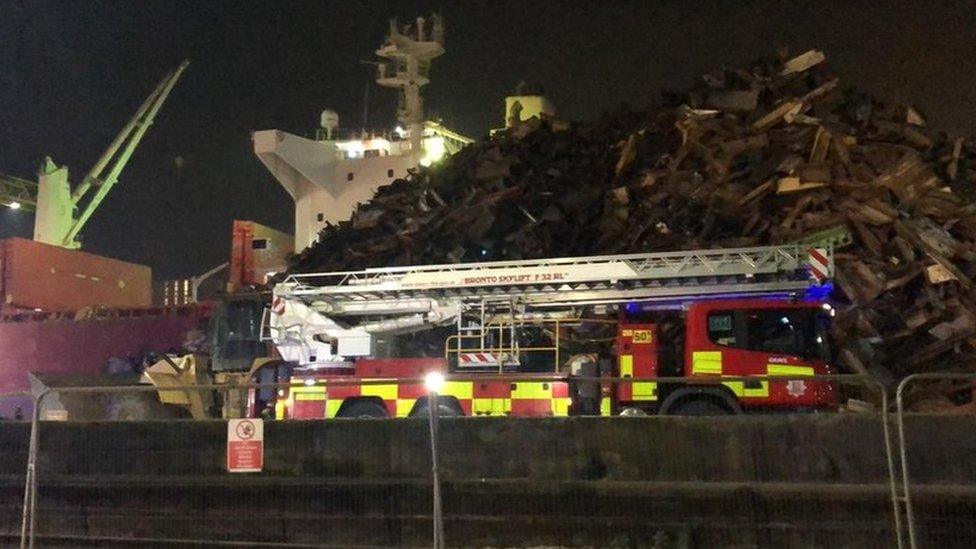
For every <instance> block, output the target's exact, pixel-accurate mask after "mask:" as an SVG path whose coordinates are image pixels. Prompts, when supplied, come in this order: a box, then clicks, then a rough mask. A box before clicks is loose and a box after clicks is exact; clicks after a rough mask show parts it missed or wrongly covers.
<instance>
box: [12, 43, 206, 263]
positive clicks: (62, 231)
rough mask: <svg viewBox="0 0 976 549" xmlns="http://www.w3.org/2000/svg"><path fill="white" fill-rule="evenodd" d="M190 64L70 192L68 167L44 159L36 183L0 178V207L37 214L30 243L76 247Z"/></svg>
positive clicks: (160, 88)
mask: <svg viewBox="0 0 976 549" xmlns="http://www.w3.org/2000/svg"><path fill="white" fill-rule="evenodd" d="M189 64H190V63H189V61H184V62H183V63H181V64H180V66H179V67H177V68H176V70H174V71H171V72H170V73H168V74H167V75H166V76H165V77H164V78H163V79H162V80H161V81H160V82H159V84H157V85H156V87H155V89H153V91H152V93H150V94H149V96H148V97H147V98H146V99H145V101H143V102H142V104H141V105H140V106H139V109H138V110H137V111H136V113H135V114H134V115H133V116H132V118H130V119H129V121H128V122H127V123H126V125H125V126H124V127H123V128H122V130H121V131H120V132H119V134H118V135H116V136H115V139H114V140H113V141H112V143H111V144H110V145H109V146H108V148H107V149H106V150H105V152H104V153H102V156H101V157H99V159H98V161H97V162H95V165H94V166H92V168H91V170H89V171H88V173H87V174H86V175H85V177H84V178H83V179H82V180H81V182H80V183H79V184H78V186H77V187H76V188H75V189H74V191H72V190H71V184H70V183H69V182H68V169H67V167H64V166H58V165H57V164H55V163H54V161H52V160H51V159H50V157H48V158H46V159H45V160H44V164H43V165H42V166H41V169H40V172H39V173H38V182H37V183H34V182H31V181H26V180H23V179H18V178H14V177H9V176H3V175H0V204H2V205H4V206H7V207H9V208H12V209H22V210H26V211H33V212H34V213H35V218H34V240H36V241H38V242H44V243H46V244H52V245H55V246H61V247H64V248H78V247H80V246H81V244H80V242H79V241H78V234H79V233H80V232H81V230H82V229H83V228H84V227H85V224H86V223H87V222H88V220H89V219H90V218H91V216H92V214H94V213H95V210H96V209H98V207H99V206H100V205H101V203H102V201H103V200H105V196H106V195H108V193H109V191H111V190H112V187H114V186H115V184H116V183H117V182H118V179H119V174H120V173H121V172H122V169H123V168H124V167H125V165H126V164H127V163H128V162H129V159H130V158H132V153H133V152H134V151H135V149H136V147H138V146H139V142H140V141H142V138H143V136H144V135H145V134H146V131H147V130H148V129H149V126H151V125H152V123H153V120H154V119H155V117H156V114H157V113H159V109H160V108H161V107H162V106H163V103H164V102H165V101H166V98H167V97H168V96H169V93H170V91H172V89H173V87H174V86H175V85H176V82H177V81H178V80H179V79H180V76H181V75H182V74H183V71H184V70H185V69H186V67H187V65H189Z"/></svg>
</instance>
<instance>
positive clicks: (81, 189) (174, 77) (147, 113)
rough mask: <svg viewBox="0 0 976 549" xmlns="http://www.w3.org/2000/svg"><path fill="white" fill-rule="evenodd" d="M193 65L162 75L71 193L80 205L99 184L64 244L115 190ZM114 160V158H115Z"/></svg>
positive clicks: (182, 64) (185, 64)
mask: <svg viewBox="0 0 976 549" xmlns="http://www.w3.org/2000/svg"><path fill="white" fill-rule="evenodd" d="M189 64H190V62H189V61H183V63H181V64H180V66H179V67H177V69H176V70H175V71H173V72H171V73H169V74H167V75H166V77H164V78H163V80H162V81H161V82H160V83H159V84H158V85H157V86H156V88H155V89H154V90H153V92H152V93H151V94H150V95H149V97H148V98H146V100H145V101H144V102H143V103H142V105H141V106H140V107H139V109H138V110H137V111H136V114H135V116H133V117H132V119H130V120H129V122H128V123H127V124H126V126H125V127H124V128H123V129H122V131H121V132H119V134H118V135H117V136H116V138H115V140H114V141H113V142H112V144H111V145H109V147H108V149H107V150H106V151H105V153H103V154H102V157H101V158H99V160H98V162H96V164H95V166H94V167H93V168H92V169H91V171H90V172H89V173H88V175H87V176H86V177H85V179H84V180H83V181H82V183H81V184H80V185H79V186H78V188H77V189H75V192H74V193H72V202H73V203H75V204H78V202H79V201H80V200H81V198H82V197H83V196H84V195H85V194H86V193H87V192H88V190H89V189H90V188H91V187H92V186H93V185H97V187H98V190H97V191H96V192H95V195H94V196H93V197H92V198H91V200H90V201H89V202H88V204H87V205H86V206H85V208H84V210H82V212H81V214H80V215H79V216H78V217H77V218H76V219H75V220H74V222H73V223H72V225H71V228H70V229H68V233H67V234H66V235H65V237H64V242H63V243H62V245H63V246H67V247H73V243H74V242H75V238H76V237H77V236H78V233H79V232H80V231H81V229H82V228H84V226H85V224H86V223H87V222H88V219H89V218H90V217H91V216H92V214H93V213H95V210H96V209H97V208H98V207H99V205H101V203H102V200H104V199H105V196H106V195H107V194H108V193H109V191H111V190H112V187H113V186H115V184H116V183H117V182H118V177H119V174H120V173H121V172H122V169H123V168H124V167H125V165H126V164H127V163H128V162H129V159H130V158H131V157H132V153H133V152H134V151H135V149H136V147H137V146H139V142H140V141H142V137H143V136H144V135H145V133H146V130H148V129H149V126H151V125H152V123H153V120H154V119H155V117H156V114H157V113H158V112H159V109H160V108H161V107H162V106H163V103H164V102H165V101H166V98H167V97H168V96H169V93H170V91H172V89H173V86H175V85H176V82H177V81H179V79H180V76H181V75H182V74H183V71H184V70H185V69H186V67H187V66H188V65H189ZM123 143H124V144H125V148H124V149H122V152H121V153H120V154H118V156H116V153H117V152H118V149H119V148H120V147H121V146H122V144H123ZM113 159H114V160H113ZM110 162H112V166H111V168H110V169H109V171H108V173H107V175H105V176H104V178H100V176H101V173H102V171H103V170H104V169H105V168H106V167H107V166H108V165H109V163H110Z"/></svg>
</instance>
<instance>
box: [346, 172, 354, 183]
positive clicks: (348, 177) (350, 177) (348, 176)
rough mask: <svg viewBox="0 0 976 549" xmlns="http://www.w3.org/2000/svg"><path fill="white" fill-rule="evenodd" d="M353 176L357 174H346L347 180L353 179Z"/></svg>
mask: <svg viewBox="0 0 976 549" xmlns="http://www.w3.org/2000/svg"><path fill="white" fill-rule="evenodd" d="M353 177H355V176H354V175H353V174H352V172H349V173H347V174H346V181H352V180H353Z"/></svg>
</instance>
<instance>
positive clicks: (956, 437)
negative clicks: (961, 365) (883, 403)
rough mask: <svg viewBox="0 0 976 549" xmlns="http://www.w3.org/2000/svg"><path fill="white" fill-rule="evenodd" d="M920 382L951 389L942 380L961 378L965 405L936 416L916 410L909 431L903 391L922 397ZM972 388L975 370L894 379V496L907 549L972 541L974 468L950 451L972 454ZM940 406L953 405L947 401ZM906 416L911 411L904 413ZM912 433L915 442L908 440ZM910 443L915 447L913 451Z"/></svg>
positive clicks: (975, 449) (975, 541)
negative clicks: (961, 464)
mask: <svg viewBox="0 0 976 549" xmlns="http://www.w3.org/2000/svg"><path fill="white" fill-rule="evenodd" d="M924 382H928V383H932V384H942V385H943V386H942V387H941V389H942V391H938V392H939V393H941V392H944V391H945V390H946V389H951V388H947V387H945V386H944V385H945V384H946V383H952V382H964V383H965V384H966V385H965V386H964V387H961V388H958V389H960V390H963V391H966V392H968V393H969V401H970V402H969V404H968V406H969V409H968V410H965V409H963V407H959V408H958V409H957V410H955V411H954V413H949V412H948V411H947V410H945V409H943V410H941V413H940V414H939V415H938V417H932V416H931V415H925V414H918V415H917V416H916V418H914V419H918V420H919V421H920V423H919V425H916V428H915V429H914V430H913V431H911V432H910V431H909V428H908V427H907V426H906V423H907V421H906V400H907V398H906V397H908V396H911V395H910V394H909V390H910V389H916V390H917V391H916V396H923V397H924V395H925V390H924V388H922V389H921V390H919V386H920V385H922V384H923V383H924ZM974 388H976V373H938V372H932V373H921V374H913V375H910V376H907V377H905V378H904V379H902V381H901V383H899V384H898V388H897V390H896V392H895V406H896V407H895V415H896V422H897V425H898V456H899V458H900V462H901V492H900V493H899V494H898V497H897V500H896V501H897V502H900V503H901V504H903V506H904V513H905V518H906V524H907V530H908V542H909V547H911V549H916V548H918V547H973V546H976V524H974V523H973V521H972V517H973V516H974V515H976V472H974V471H973V470H972V469H965V468H964V469H962V470H960V469H956V468H954V467H952V465H953V464H954V461H955V460H954V457H956V456H958V457H960V458H961V457H962V456H971V455H976V436H973V430H972V427H973V426H974V420H973V417H972V416H973V414H976V399H974V398H973V397H974V396H976V394H974ZM945 406H946V407H952V406H953V405H952V403H951V402H946V403H945ZM908 419H913V417H912V416H911V415H909V416H908ZM922 421H924V422H925V424H922V423H921V422H922ZM933 422H934V423H933ZM932 427H938V428H937V429H933V428H932ZM909 434H911V435H912V436H911V437H910V436H909ZM913 438H914V445H911V443H912V442H913ZM910 448H912V449H914V453H913V452H911V451H910ZM926 465H928V467H925V466H926ZM913 476H914V478H913ZM923 482H924V484H923ZM965 483H969V484H968V485H967V484H965ZM916 496H918V497H924V498H925V500H926V511H925V512H924V514H923V515H922V517H921V519H920V518H919V515H918V513H917V510H916V508H915V497H916Z"/></svg>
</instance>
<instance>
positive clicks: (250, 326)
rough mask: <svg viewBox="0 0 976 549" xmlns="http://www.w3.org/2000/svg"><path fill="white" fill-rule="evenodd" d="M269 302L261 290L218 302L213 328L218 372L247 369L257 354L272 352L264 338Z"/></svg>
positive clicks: (212, 345) (214, 366) (213, 358)
mask: <svg viewBox="0 0 976 549" xmlns="http://www.w3.org/2000/svg"><path fill="white" fill-rule="evenodd" d="M265 306H266V305H265V302H264V300H263V299H262V297H261V296H260V295H258V294H244V295H231V296H227V297H226V298H224V299H223V300H222V301H221V302H220V303H218V305H217V307H216V309H215V310H214V314H213V317H211V320H210V330H209V336H210V348H211V355H210V356H211V368H212V370H213V371H214V372H215V373H230V372H247V371H249V370H250V369H251V366H252V365H253V363H254V360H255V359H256V358H260V357H266V356H268V348H267V344H266V343H265V342H263V341H261V319H262V315H263V314H264V308H265Z"/></svg>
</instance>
